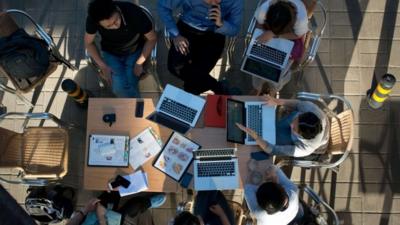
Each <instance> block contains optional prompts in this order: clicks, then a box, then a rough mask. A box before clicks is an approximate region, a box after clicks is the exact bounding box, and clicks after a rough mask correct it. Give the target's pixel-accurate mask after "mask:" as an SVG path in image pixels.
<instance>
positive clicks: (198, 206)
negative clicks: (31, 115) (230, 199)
mask: <svg viewBox="0 0 400 225" xmlns="http://www.w3.org/2000/svg"><path fill="white" fill-rule="evenodd" d="M215 204H219V205H220V206H221V208H222V209H223V210H224V212H225V214H226V216H227V217H228V220H229V222H230V224H234V216H233V212H232V210H231V208H230V207H229V205H228V203H227V201H226V199H225V197H224V195H223V194H222V192H220V191H199V192H198V193H197V195H196V199H195V204H194V214H195V215H199V216H201V218H203V221H204V224H207V225H208V224H209V225H222V223H221V220H220V219H219V217H218V216H217V215H215V214H214V213H213V212H211V211H210V210H209V207H210V206H211V205H215Z"/></svg>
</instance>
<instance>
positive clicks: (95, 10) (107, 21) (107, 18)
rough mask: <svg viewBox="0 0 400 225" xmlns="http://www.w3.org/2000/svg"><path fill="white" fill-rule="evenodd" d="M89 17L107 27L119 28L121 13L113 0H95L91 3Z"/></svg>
mask: <svg viewBox="0 0 400 225" xmlns="http://www.w3.org/2000/svg"><path fill="white" fill-rule="evenodd" d="M88 15H89V17H90V18H91V19H92V20H93V21H94V22H95V23H98V24H100V25H101V26H102V27H103V28H105V29H110V30H111V29H118V28H119V27H120V26H121V15H120V13H119V10H118V8H117V6H116V5H115V3H114V2H113V1H112V0H93V1H91V2H90V3H89V8H88Z"/></svg>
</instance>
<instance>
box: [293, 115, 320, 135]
mask: <svg viewBox="0 0 400 225" xmlns="http://www.w3.org/2000/svg"><path fill="white" fill-rule="evenodd" d="M321 131H322V124H321V120H320V119H319V118H318V117H317V115H315V114H314V113H312V112H306V113H302V114H300V115H299V131H298V132H299V134H300V135H301V136H302V137H303V138H305V139H313V138H314V137H315V136H317V134H319V133H320V132H321Z"/></svg>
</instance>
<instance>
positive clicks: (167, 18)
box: [157, 0, 183, 37]
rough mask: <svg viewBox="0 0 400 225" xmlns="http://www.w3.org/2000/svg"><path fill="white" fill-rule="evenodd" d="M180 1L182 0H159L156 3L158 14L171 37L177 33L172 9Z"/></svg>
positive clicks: (178, 4)
mask: <svg viewBox="0 0 400 225" xmlns="http://www.w3.org/2000/svg"><path fill="white" fill-rule="evenodd" d="M182 2H183V0H159V1H158V3H157V11H158V15H159V16H160V19H161V20H162V21H163V22H164V25H165V27H166V29H167V31H168V32H169V33H170V34H171V35H172V37H177V36H178V35H179V30H178V27H177V26H176V23H175V19H174V17H173V10H174V9H176V8H178V7H180V6H181V4H182Z"/></svg>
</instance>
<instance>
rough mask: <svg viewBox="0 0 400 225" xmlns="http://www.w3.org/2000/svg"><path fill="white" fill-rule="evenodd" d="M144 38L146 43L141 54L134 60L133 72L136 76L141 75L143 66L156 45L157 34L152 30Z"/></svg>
mask: <svg viewBox="0 0 400 225" xmlns="http://www.w3.org/2000/svg"><path fill="white" fill-rule="evenodd" d="M144 36H145V38H146V42H145V43H144V46H143V50H142V53H141V54H140V56H139V58H138V59H137V60H136V64H135V68H134V70H133V71H134V73H135V75H136V76H140V75H141V74H142V73H143V64H144V62H145V61H146V59H147V58H148V57H149V55H150V54H151V51H152V50H153V48H154V46H155V45H156V43H157V34H156V32H155V31H154V30H151V31H150V32H148V33H146V34H145V35H144Z"/></svg>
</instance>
